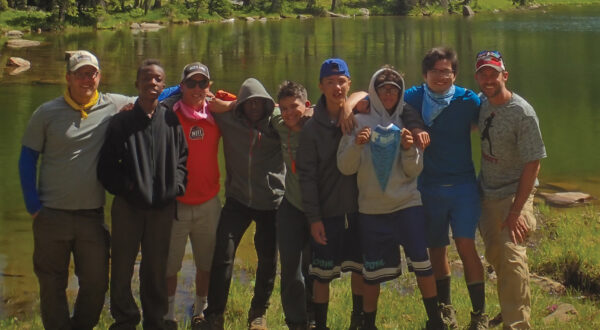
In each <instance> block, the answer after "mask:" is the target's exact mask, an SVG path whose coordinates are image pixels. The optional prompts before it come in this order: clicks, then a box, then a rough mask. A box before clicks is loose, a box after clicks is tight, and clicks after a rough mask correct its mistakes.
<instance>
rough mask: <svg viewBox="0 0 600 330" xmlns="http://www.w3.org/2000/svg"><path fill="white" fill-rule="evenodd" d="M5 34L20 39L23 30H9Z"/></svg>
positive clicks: (10, 37)
mask: <svg viewBox="0 0 600 330" xmlns="http://www.w3.org/2000/svg"><path fill="white" fill-rule="evenodd" d="M6 36H7V37H8V38H9V39H21V38H23V32H21V31H19V30H10V31H8V32H6Z"/></svg>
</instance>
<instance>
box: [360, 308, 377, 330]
mask: <svg viewBox="0 0 600 330" xmlns="http://www.w3.org/2000/svg"><path fill="white" fill-rule="evenodd" d="M364 313H365V314H364V319H363V320H364V323H363V324H364V328H365V329H375V318H376V317H377V310H374V311H372V312H364Z"/></svg>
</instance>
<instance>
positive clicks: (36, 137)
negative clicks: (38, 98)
mask: <svg viewBox="0 0 600 330" xmlns="http://www.w3.org/2000/svg"><path fill="white" fill-rule="evenodd" d="M135 99H136V98H134V97H127V96H123V95H118V94H102V93H100V95H99V98H98V103H96V105H94V106H93V107H92V108H91V109H90V110H89V111H88V117H87V118H86V119H83V120H82V119H81V114H80V112H79V111H76V110H74V109H73V108H71V107H70V106H69V105H68V104H67V103H66V102H65V99H64V98H63V97H62V96H61V97H58V98H56V99H54V100H52V101H49V102H46V103H44V104H42V105H41V106H40V107H39V108H38V109H36V110H35V112H34V113H33V115H32V116H31V119H30V120H29V124H28V125H27V128H26V130H25V134H24V135H23V140H22V144H23V145H24V146H26V147H28V148H31V149H33V150H35V151H38V152H40V153H41V154H42V157H41V165H40V171H39V182H38V193H39V195H40V200H41V201H42V204H43V205H44V206H46V207H51V208H57V209H63V210H79V209H95V208H98V207H101V206H103V205H104V188H103V187H102V184H100V182H99V181H98V178H97V175H96V167H97V165H98V157H99V152H100V148H101V147H102V144H103V143H104V137H105V133H106V129H107V128H108V122H109V120H110V118H111V116H112V115H114V114H115V113H117V112H118V111H119V109H121V108H122V107H123V106H124V105H126V104H127V103H133V102H135Z"/></svg>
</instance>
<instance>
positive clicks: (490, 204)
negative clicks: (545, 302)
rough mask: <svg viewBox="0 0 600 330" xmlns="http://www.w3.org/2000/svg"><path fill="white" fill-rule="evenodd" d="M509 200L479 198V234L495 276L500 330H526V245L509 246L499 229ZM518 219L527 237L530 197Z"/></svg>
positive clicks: (505, 231)
mask: <svg viewBox="0 0 600 330" xmlns="http://www.w3.org/2000/svg"><path fill="white" fill-rule="evenodd" d="M513 200H514V195H513V196H509V197H506V198H502V199H487V198H483V199H482V201H481V211H482V212H481V220H480V221H479V231H480V232H481V236H482V238H483V242H484V243H485V258H486V259H487V261H488V262H489V263H490V264H491V265H492V266H493V267H494V270H495V271H496V275H497V276H498V284H497V290H498V300H499V301H500V310H501V313H502V320H503V323H504V329H529V328H531V324H530V323H529V318H530V314H531V293H530V289H529V267H528V265H527V251H526V245H525V242H523V243H521V244H515V243H513V242H512V241H511V239H510V235H509V231H508V228H506V227H505V228H503V229H501V226H502V224H503V223H504V220H505V219H506V217H507V216H508V213H509V211H510V207H511V206H512V203H513ZM521 216H523V217H524V218H525V222H526V224H527V225H528V226H529V233H530V234H531V232H533V231H534V230H535V227H536V220H535V216H534V214H533V193H532V194H531V195H530V196H529V198H528V200H527V202H526V203H525V205H524V206H523V210H522V211H521Z"/></svg>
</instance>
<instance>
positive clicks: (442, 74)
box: [427, 69, 454, 78]
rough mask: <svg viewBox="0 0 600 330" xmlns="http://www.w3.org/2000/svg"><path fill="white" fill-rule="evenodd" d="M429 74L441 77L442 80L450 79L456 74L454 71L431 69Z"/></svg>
mask: <svg viewBox="0 0 600 330" xmlns="http://www.w3.org/2000/svg"><path fill="white" fill-rule="evenodd" d="M427 72H428V73H429V74H431V75H433V76H435V77H440V78H450V77H451V76H452V74H454V71H452V70H438V69H431V70H429V71H427Z"/></svg>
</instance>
